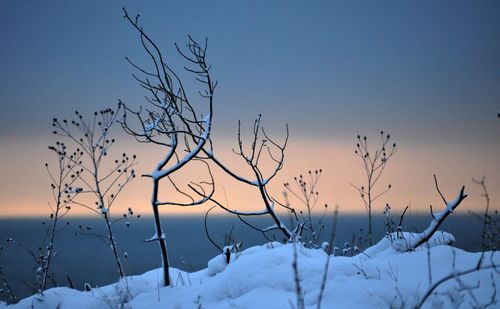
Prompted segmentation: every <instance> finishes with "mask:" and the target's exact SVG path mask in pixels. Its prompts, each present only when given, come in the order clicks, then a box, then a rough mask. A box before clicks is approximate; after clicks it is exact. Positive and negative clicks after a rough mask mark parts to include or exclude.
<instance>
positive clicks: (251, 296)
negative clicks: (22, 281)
mask: <svg viewBox="0 0 500 309" xmlns="http://www.w3.org/2000/svg"><path fill="white" fill-rule="evenodd" d="M403 236H404V238H405V239H406V241H408V239H407V238H408V237H410V236H409V234H406V233H405V234H404V235H403ZM400 239H401V238H400ZM451 240H453V236H451V235H450V234H447V233H442V232H438V233H436V234H435V235H434V236H433V238H432V239H431V240H430V241H429V246H425V247H424V248H422V249H417V250H416V251H413V252H406V253H401V252H400V250H398V248H400V246H401V243H398V242H397V241H396V242H394V241H393V242H391V241H390V240H389V239H388V238H384V239H382V240H381V241H380V242H379V243H378V244H376V245H375V246H373V247H371V248H368V249H367V250H365V251H364V253H359V254H357V255H355V256H338V255H337V256H334V257H331V258H330V264H329V269H328V273H327V276H326V286H325V289H324V294H323V299H322V302H321V307H322V308H391V307H393V308H413V307H415V306H418V304H419V303H420V302H421V300H422V298H423V297H424V295H425V293H426V292H427V291H428V289H429V287H430V286H431V285H432V284H434V283H436V282H438V281H439V280H440V279H441V278H444V277H446V276H449V275H450V274H453V273H455V274H457V273H459V272H461V271H465V270H469V269H472V268H474V267H475V266H476V265H477V263H478V261H479V259H480V257H481V253H468V252H465V251H462V250H460V249H457V248H454V247H452V246H450V245H446V243H449V242H450V241H451ZM410 241H411V240H410ZM428 248H429V249H428ZM339 251H342V250H339ZM339 251H337V253H339ZM294 252H296V254H294ZM295 258H296V262H297V270H298V274H299V282H300V287H301V290H302V292H303V296H304V304H305V307H306V308H317V305H318V298H319V297H318V296H319V294H320V290H321V284H322V278H323V273H324V269H325V263H326V260H327V254H326V253H325V252H324V251H323V250H322V249H308V248H304V247H302V246H301V245H299V244H295V245H294V244H281V243H277V242H273V243H268V244H264V245H262V246H256V247H251V248H248V249H246V250H244V251H242V252H239V253H237V254H235V255H233V256H232V261H231V263H229V264H228V265H226V263H225V259H224V257H223V256H222V255H218V256H216V257H215V258H213V259H212V260H211V261H209V263H208V266H207V268H206V269H203V270H201V271H198V272H194V273H187V272H184V271H181V270H178V269H174V268H172V269H171V274H172V282H173V286H172V287H160V284H159V283H160V282H161V274H162V272H161V269H156V270H152V271H149V272H146V273H145V274H143V275H139V276H131V277H127V278H126V279H123V280H122V281H120V282H118V283H116V284H111V285H108V286H104V287H94V288H92V289H91V290H90V291H87V292H81V291H77V290H72V289H69V288H63V287H60V288H52V289H49V290H47V291H45V292H44V293H43V295H35V296H31V297H28V298H25V299H23V300H21V301H20V302H19V303H17V304H15V305H11V306H6V305H5V304H0V307H3V306H6V307H7V308H12V309H14V308H15V309H18V308H61V309H64V308H298V303H297V302H298V301H297V293H296V291H297V285H296V282H297V281H296V280H295V279H296V278H295V276H294V268H293V267H292V263H293V262H294V260H295ZM429 261H430V265H431V266H430V268H429ZM492 263H493V264H495V265H500V257H498V255H496V254H493V253H492V252H487V253H485V255H484V257H483V263H482V268H485V269H483V270H480V271H473V272H471V273H469V274H466V275H463V276H457V277H455V278H452V279H451V280H448V281H446V282H444V283H443V284H442V285H439V287H438V288H437V289H436V290H435V291H434V292H435V293H433V294H432V295H431V296H430V297H429V298H427V300H426V301H425V303H424V305H423V308H456V307H459V306H460V307H461V308H472V307H476V308H477V307H481V306H484V305H490V306H491V307H495V306H497V307H496V308H498V304H499V303H498V301H499V300H500V296H499V295H497V294H496V290H497V287H500V274H499V273H500V270H496V269H494V268H492V267H491V265H492ZM431 282H432V283H431ZM495 302H496V303H495Z"/></svg>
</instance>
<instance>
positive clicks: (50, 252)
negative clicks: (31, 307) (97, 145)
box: [36, 142, 84, 293]
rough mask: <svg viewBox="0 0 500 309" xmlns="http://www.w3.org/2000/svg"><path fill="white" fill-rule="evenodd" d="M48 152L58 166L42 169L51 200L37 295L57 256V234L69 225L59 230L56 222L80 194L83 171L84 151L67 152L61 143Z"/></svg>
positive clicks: (42, 246) (38, 274)
mask: <svg viewBox="0 0 500 309" xmlns="http://www.w3.org/2000/svg"><path fill="white" fill-rule="evenodd" d="M49 150H51V151H53V152H54V153H55V155H56V157H57V165H56V168H55V169H54V170H53V171H51V169H50V168H49V164H48V163H45V168H46V170H47V173H48V174H49V177H50V180H51V183H50V188H51V190H52V198H53V201H52V203H49V207H50V210H51V213H50V221H49V225H48V227H47V234H46V237H44V239H43V241H42V245H41V246H40V248H39V250H40V258H39V260H40V267H38V268H37V280H36V282H37V289H38V293H43V291H44V290H45V289H46V288H47V281H48V278H49V272H50V263H51V261H52V258H53V257H54V256H55V255H56V252H55V247H54V242H55V238H56V235H57V234H58V233H59V232H61V231H62V230H63V229H64V228H66V227H67V226H68V224H69V222H66V224H64V225H63V226H62V227H60V226H59V221H60V220H61V219H62V218H63V217H64V216H65V215H66V214H68V212H69V211H70V209H71V205H72V203H73V201H74V200H75V198H76V197H77V196H78V195H79V194H80V193H82V192H83V188H81V187H79V186H76V184H77V181H78V180H79V179H80V176H81V173H82V172H83V168H82V167H81V165H80V161H81V159H82V156H83V154H84V153H83V151H80V150H77V151H74V152H72V153H69V150H68V149H67V146H66V144H64V143H62V142H56V145H55V146H49ZM47 236H48V239H47Z"/></svg>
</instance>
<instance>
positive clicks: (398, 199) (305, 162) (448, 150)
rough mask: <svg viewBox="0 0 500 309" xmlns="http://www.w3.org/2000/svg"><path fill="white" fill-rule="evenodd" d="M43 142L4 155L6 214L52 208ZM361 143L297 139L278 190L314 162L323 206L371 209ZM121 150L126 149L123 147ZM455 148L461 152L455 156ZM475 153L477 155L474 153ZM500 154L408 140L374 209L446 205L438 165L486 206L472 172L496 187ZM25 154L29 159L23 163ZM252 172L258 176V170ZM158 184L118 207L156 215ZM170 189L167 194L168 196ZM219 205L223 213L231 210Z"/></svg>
mask: <svg viewBox="0 0 500 309" xmlns="http://www.w3.org/2000/svg"><path fill="white" fill-rule="evenodd" d="M33 144H35V145H33ZM39 144H41V142H34V143H26V144H22V143H19V144H17V145H11V148H10V149H12V151H16V152H17V155H11V156H10V157H6V158H10V159H7V160H12V161H10V162H7V164H5V163H4V165H3V166H2V172H3V173H4V175H6V174H7V175H9V177H8V181H6V180H5V179H4V180H3V181H4V183H3V184H2V187H3V189H2V192H1V195H0V203H1V204H0V210H1V213H2V215H1V218H10V217H40V216H41V217H43V216H48V215H49V214H50V208H49V206H48V204H47V202H48V201H49V200H50V191H49V188H48V184H49V183H48V177H47V176H46V174H45V171H44V169H43V162H42V161H37V160H33V159H31V158H32V157H37V158H38V157H42V158H43V157H47V156H48V155H49V154H48V153H43V152H42V154H40V155H38V154H37V155H36V156H34V155H33V153H32V152H31V151H32V150H33V149H41V150H42V151H43V150H44V149H45V148H44V147H42V146H41V145H39ZM217 145H221V147H219V148H217V147H216V148H215V151H216V153H220V154H221V155H220V157H221V158H222V159H223V160H225V161H226V162H227V164H228V165H230V166H233V167H237V169H238V171H240V170H241V171H242V172H243V171H244V168H245V166H244V164H242V163H241V161H239V160H238V158H237V157H235V156H234V155H233V154H232V152H231V147H232V143H225V144H222V143H221V144H217ZM12 146H15V147H12ZM38 146H40V147H38ZM124 146H125V147H123V148H124V149H127V148H128V149H136V148H138V150H139V151H138V152H136V153H137V156H138V160H139V162H140V165H139V166H138V168H137V171H138V174H139V175H140V174H144V173H146V171H147V170H148V168H151V166H153V164H154V163H155V162H156V161H157V160H158V159H159V158H160V157H161V154H159V153H158V154H157V153H156V151H155V152H149V153H148V152H147V151H148V150H147V149H140V147H137V145H136V144H132V143H129V144H127V145H124ZM457 147H458V146H457ZM353 150H354V147H353V144H342V143H339V144H325V143H322V142H320V141H311V140H300V141H295V142H293V141H292V143H291V144H290V145H289V148H288V149H287V153H286V157H285V165H284V168H283V170H282V171H281V172H280V174H278V176H277V177H276V178H275V179H274V182H272V183H271V184H270V185H269V189H270V192H271V193H272V194H274V196H275V197H278V198H279V199H280V200H283V199H282V198H281V197H282V192H283V183H284V182H290V183H291V182H292V179H293V177H294V176H296V175H298V174H300V173H307V171H308V170H315V169H320V168H321V169H323V176H322V179H321V180H320V183H319V187H318V189H319V192H320V200H319V203H318V206H317V207H318V208H322V207H323V206H322V205H324V203H327V204H328V205H329V211H330V212H331V211H333V206H334V205H339V211H340V213H341V214H342V213H364V212H365V210H364V207H363V206H362V205H363V204H362V202H361V199H360V197H359V195H358V194H357V192H356V190H355V189H354V188H352V186H351V185H350V183H353V184H361V183H362V182H363V181H364V179H363V170H362V168H361V165H360V162H359V158H357V157H355V155H354V153H353ZM2 151H4V150H2ZM117 153H120V151H118V150H117ZM457 153H459V154H460V155H458V154H457ZM450 154H453V155H452V156H450ZM470 158H474V160H471V159H470ZM17 160H18V161H17ZM495 160H496V159H495V156H494V155H493V154H489V153H488V152H481V153H480V152H477V151H476V150H475V149H473V148H470V149H466V151H462V152H461V153H460V152H457V149H454V148H453V146H443V147H441V148H440V149H433V151H432V152H428V151H423V150H420V149H418V148H417V147H416V148H415V149H410V148H409V147H407V146H406V147H402V148H400V149H399V151H398V153H397V154H396V155H395V156H394V157H393V159H392V161H390V162H389V163H388V166H387V168H386V171H385V172H384V175H383V176H382V179H381V183H380V187H379V188H378V189H379V190H381V189H382V188H384V187H385V186H387V184H389V183H391V185H392V190H391V191H390V192H389V193H388V194H386V195H384V196H383V197H382V198H381V199H380V200H378V201H377V202H376V204H375V205H374V211H375V212H381V211H382V209H383V206H384V205H385V203H390V204H391V207H392V208H393V210H394V211H402V209H404V207H405V206H406V205H410V213H412V212H413V213H417V212H418V213H422V214H425V213H428V207H429V204H432V205H433V206H434V209H439V208H440V207H442V201H441V200H440V197H439V195H438V194H437V192H436V190H435V188H434V183H433V178H432V175H433V174H434V173H436V174H437V175H438V179H439V183H440V187H441V190H442V191H443V193H444V194H445V196H446V197H447V198H448V199H450V200H451V199H453V198H454V197H455V195H456V194H457V193H458V191H459V189H460V187H461V186H462V185H466V192H467V193H468V194H469V198H467V199H466V200H465V201H464V203H463V205H461V206H460V208H459V210H460V211H461V212H465V211H469V210H473V211H480V210H482V209H483V207H484V201H483V200H482V199H481V197H480V188H479V187H478V186H477V185H473V184H472V182H471V181H470V179H471V177H472V176H476V177H480V176H481V175H483V174H486V176H487V184H488V185H489V187H490V188H492V189H493V188H498V187H499V184H500V179H499V176H498V175H500V173H499V167H498V166H497V165H494V163H490V164H487V163H488V162H495ZM17 162H23V164H19V163H17ZM485 165H486V168H485ZM488 167H489V168H488ZM213 171H214V176H215V178H216V185H217V191H216V192H217V193H216V195H215V198H216V199H217V200H219V201H221V202H225V201H226V199H227V201H228V204H229V207H230V208H232V209H234V208H237V209H239V210H243V211H249V210H253V211H255V210H260V209H262V207H263V206H262V203H260V200H259V198H258V192H257V191H256V190H255V188H249V187H248V186H244V185H241V184H238V183H236V182H235V181H233V180H231V179H230V178H229V177H228V176H225V175H223V174H221V173H220V172H219V171H217V168H216V167H214V169H213ZM189 172H190V173H189V174H188V175H184V176H181V177H180V178H179V180H187V179H190V177H191V175H195V174H196V175H197V174H200V172H199V171H198V170H196V168H194V170H190V171H189ZM23 175H29V177H23ZM248 175H250V174H248ZM200 177H202V176H200ZM248 177H249V178H250V176H248ZM181 182H182V181H181ZM26 188H27V189H26ZM492 189H491V190H490V191H492V192H490V195H491V200H492V207H493V208H495V201H496V200H498V193H497V192H493V190H492ZM150 191H151V187H150V179H148V178H143V177H137V179H136V180H135V181H134V182H133V183H132V184H130V185H129V187H127V188H126V190H125V191H124V192H123V194H122V195H121V196H120V197H119V199H118V200H117V202H116V204H115V205H114V206H113V208H112V210H111V213H112V214H113V215H115V216H118V215H121V214H122V213H124V212H126V210H127V208H128V207H132V208H133V209H134V211H135V212H136V213H140V214H141V215H144V216H149V215H151V208H150V201H149V199H150ZM224 191H225V194H224ZM165 193H167V191H165V192H164V195H165ZM169 196H171V195H169ZM162 197H163V198H165V196H162ZM290 201H291V203H292V206H295V207H296V208H299V207H298V204H297V201H294V200H293V199H291V200H290ZM212 205H213V203H207V205H205V206H201V207H199V206H196V207H187V208H186V207H176V206H163V207H162V208H161V213H162V215H202V214H204V213H205V211H206V209H208V207H211V206H212ZM215 213H218V214H221V213H223V212H221V211H218V212H214V214H215ZM70 215H71V216H92V215H94V214H92V213H90V212H89V211H88V210H85V209H83V208H81V207H78V206H74V207H73V209H71V212H70Z"/></svg>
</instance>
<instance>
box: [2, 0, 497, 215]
mask: <svg viewBox="0 0 500 309" xmlns="http://www.w3.org/2000/svg"><path fill="white" fill-rule="evenodd" d="M122 6H125V7H127V8H128V11H129V13H130V14H131V15H135V14H141V18H142V22H143V26H144V27H145V29H146V30H147V31H148V32H149V33H150V34H151V36H152V37H153V38H155V40H156V41H157V42H158V44H159V45H160V46H161V47H162V48H163V49H164V50H165V52H166V53H167V55H169V56H170V60H169V61H170V63H171V64H172V65H173V66H174V67H177V68H179V67H181V65H182V64H183V63H182V62H181V61H180V58H179V57H178V56H177V55H176V54H175V52H174V49H173V43H174V42H179V43H182V42H185V41H186V36H187V34H190V35H192V36H193V37H195V38H198V39H203V38H204V37H208V38H209V50H208V57H209V62H210V63H212V64H213V76H215V78H216V79H217V80H218V81H219V87H218V89H217V92H216V106H215V108H216V116H215V119H214V121H215V128H214V135H213V137H214V139H215V143H216V145H217V146H218V149H219V151H220V152H221V156H222V157H224V158H227V159H228V160H229V157H230V152H231V150H230V149H231V147H232V146H234V138H235V136H234V135H235V132H236V125H237V120H238V119H241V120H242V121H243V122H244V123H247V124H248V125H249V124H251V121H252V120H253V118H254V117H255V116H256V115H257V114H259V113H262V114H263V123H264V126H265V127H266V128H267V130H268V131H270V132H273V133H272V134H273V135H274V136H277V137H280V136H283V132H284V130H283V127H284V124H285V123H288V124H289V126H290V132H291V143H290V149H289V151H288V152H287V161H286V163H285V170H284V171H283V173H282V174H281V176H280V178H278V179H277V181H276V185H275V187H273V188H274V189H275V190H276V192H278V193H279V190H281V189H280V185H281V184H282V182H284V181H288V180H289V179H290V178H291V177H293V175H295V174H298V173H301V172H304V171H306V170H308V169H317V168H322V169H323V170H324V171H325V172H324V179H322V184H321V187H320V189H321V192H322V194H323V197H324V200H325V202H328V203H329V204H332V205H333V204H336V203H338V204H339V205H340V209H341V211H345V212H352V211H363V208H362V206H361V204H360V200H359V197H358V196H357V193H356V192H355V191H354V189H353V188H352V187H350V186H349V182H352V183H359V182H360V181H362V177H361V176H362V169H361V167H360V165H359V164H358V162H357V161H356V158H355V157H354V153H353V151H354V145H355V136H356V134H358V133H360V134H366V135H368V137H369V138H372V139H374V138H376V137H378V135H377V134H378V132H379V131H380V130H381V129H383V130H385V131H386V132H390V133H391V135H392V136H394V137H395V139H396V141H397V143H398V145H399V149H400V151H399V152H398V153H397V155H396V156H395V157H394V161H393V162H392V163H390V164H389V166H388V168H387V174H386V175H385V176H384V179H383V181H384V184H387V183H391V184H392V185H393V191H392V192H391V193H390V194H388V195H387V196H386V197H384V200H381V201H380V203H379V205H376V208H377V209H379V210H380V209H382V205H383V204H385V202H391V204H393V207H394V208H396V209H401V208H403V207H404V206H406V205H407V204H408V203H411V205H412V209H413V210H414V211H420V212H425V211H426V209H427V207H428V205H429V204H430V203H432V204H434V205H439V196H438V195H437V194H436V193H435V190H434V187H433V180H432V175H433V174H434V173H436V174H438V176H439V179H440V182H441V184H442V188H443V191H445V192H446V194H447V195H448V196H449V197H450V199H451V198H452V197H454V196H455V194H456V193H458V189H459V188H460V186H461V185H462V184H464V185H466V188H467V189H468V191H469V192H470V193H471V197H470V198H469V199H468V200H467V202H464V206H463V209H462V210H470V209H475V210H477V209H480V208H481V207H482V202H481V199H480V197H479V190H478V188H477V186H474V185H473V184H472V183H471V180H470V179H471V177H481V176H482V175H485V176H486V179H487V183H488V186H489V189H490V193H491V196H492V202H493V205H498V200H499V199H500V192H499V188H500V120H498V119H497V116H496V113H497V111H499V110H500V2H498V1H439V2H433V1H418V2H410V1H314V2H312V1H307V2H306V1H210V2H208V1H177V2H174V1H148V2H147V3H146V2H141V3H139V2H132V1H44V2H41V1H2V2H0V37H1V40H2V43H1V44H0V68H1V70H0V106H1V113H0V157H1V160H0V173H1V175H2V177H1V179H0V210H1V213H0V217H3V216H13V215H36V214H46V213H48V211H49V210H48V208H47V206H46V205H47V201H48V200H50V191H49V189H48V177H47V176H46V174H45V173H44V169H43V163H44V162H45V161H48V160H49V159H50V158H51V157H50V153H49V152H48V151H47V150H46V146H47V145H48V144H49V143H51V142H53V141H54V139H53V136H51V134H50V132H51V127H50V119H51V118H52V117H67V116H69V115H71V113H72V112H73V111H74V110H75V109H79V110H80V111H83V112H84V113H90V112H92V111H94V110H96V109H101V108H103V107H106V106H115V104H116V102H117V100H118V99H122V100H123V101H125V102H127V103H128V104H133V105H135V106H139V105H140V104H144V100H143V96H144V95H145V93H144V92H143V90H142V89H141V88H140V87H139V86H137V85H136V83H135V81H134V80H133V79H132V78H131V72H132V70H131V68H130V66H129V65H128V64H127V63H126V61H125V60H124V57H125V56H129V57H130V58H132V59H134V60H136V61H137V62H138V63H142V64H145V65H147V64H148V62H147V57H146V56H145V55H144V53H143V51H142V49H141V48H140V44H139V41H138V36H137V34H136V33H135V32H134V31H133V29H132V28H131V27H130V26H129V25H128V24H127V23H126V22H125V21H124V19H123V18H122V11H121V7H122ZM183 76H184V77H185V78H186V80H187V81H188V83H190V81H191V80H192V79H190V76H189V75H187V74H185V75H183ZM247 127H248V126H247ZM117 135H121V134H120V133H117ZM120 142H121V146H120V147H121V148H123V149H133V151H135V152H137V154H138V156H139V161H140V162H141V163H140V165H139V169H141V172H147V171H148V170H150V169H151V168H152V167H153V165H154V162H155V161H157V160H158V159H159V158H160V156H161V154H158V153H156V152H150V151H148V150H147V149H140V147H139V146H138V145H136V144H135V143H134V142H133V141H132V140H130V138H128V137H126V136H123V137H121V138H120ZM223 186H224V188H225V190H226V191H227V193H228V196H229V199H230V200H231V204H232V205H235V204H237V205H242V207H244V208H249V207H251V206H252V205H253V202H252V201H251V200H250V198H249V197H247V196H246V195H241V194H240V192H239V191H240V190H234V189H233V188H235V187H233V185H232V184H231V183H226V182H225V181H223ZM232 189H233V190H232ZM233 191H238V192H233ZM149 192H150V187H149V182H148V181H147V180H146V179H139V180H137V181H136V183H134V184H133V185H132V186H131V187H130V188H129V191H128V192H127V193H126V194H125V195H124V196H122V200H121V203H122V207H128V206H129V205H130V206H134V207H135V208H139V209H140V210H141V212H143V213H146V214H147V213H149V208H148V204H147V201H148V198H149ZM435 207H439V206H435ZM165 212H166V213H169V212H172V213H176V212H177V213H178V212H179V210H178V209H168V210H165Z"/></svg>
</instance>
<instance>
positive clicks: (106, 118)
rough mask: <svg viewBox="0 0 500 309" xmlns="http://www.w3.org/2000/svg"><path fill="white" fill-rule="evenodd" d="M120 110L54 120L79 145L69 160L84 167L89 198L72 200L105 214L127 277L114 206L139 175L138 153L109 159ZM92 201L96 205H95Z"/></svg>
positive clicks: (58, 130)
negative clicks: (118, 238)
mask: <svg viewBox="0 0 500 309" xmlns="http://www.w3.org/2000/svg"><path fill="white" fill-rule="evenodd" d="M118 114H119V113H118V110H117V111H114V110H113V109H110V108H107V109H104V110H101V111H99V112H95V113H94V115H93V117H92V118H91V120H89V121H86V120H85V119H84V117H83V116H82V115H81V114H80V113H79V112H78V111H76V112H75V116H76V117H75V119H73V120H70V121H68V120H66V119H63V120H58V119H57V118H54V119H53V126H54V127H55V128H56V130H55V131H54V134H56V135H59V136H62V137H65V138H67V139H69V140H70V141H72V142H74V143H75V144H76V146H77V147H78V148H76V152H75V153H73V154H69V153H65V154H64V156H65V159H66V160H68V162H70V163H71V164H75V165H76V166H77V167H78V168H80V170H81V173H80V175H79V176H80V179H79V183H80V184H81V187H82V191H83V192H82V193H85V195H86V198H85V199H84V198H82V199H78V200H75V199H73V200H72V201H71V203H72V204H74V205H79V206H81V207H83V208H86V209H88V210H90V211H91V212H93V213H95V214H97V215H98V216H99V217H101V218H102V219H103V221H104V223H105V226H106V233H107V235H106V238H103V239H104V240H106V243H107V244H108V245H109V246H110V248H111V251H112V254H113V258H114V261H115V263H116V268H117V272H118V274H119V276H120V278H122V277H124V276H125V272H124V270H123V265H122V262H121V258H120V255H119V253H118V245H117V243H116V238H115V235H114V233H113V224H114V223H115V222H117V220H113V218H112V216H111V208H112V206H113V205H114V203H115V201H116V199H117V197H118V196H119V195H120V193H121V192H123V190H124V188H125V187H126V186H127V184H129V183H130V182H131V181H132V180H133V179H134V177H135V171H134V169H133V166H134V165H135V164H136V163H135V159H136V156H135V155H133V156H132V157H129V156H128V155H127V154H126V153H123V154H122V155H121V156H120V157H118V158H116V159H114V160H112V159H108V157H109V151H110V150H111V148H112V146H113V145H114V144H115V139H114V138H111V137H110V130H111V128H112V127H113V125H115V124H116V123H118V121H119V119H118ZM92 201H93V202H94V205H92V204H91V203H92Z"/></svg>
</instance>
